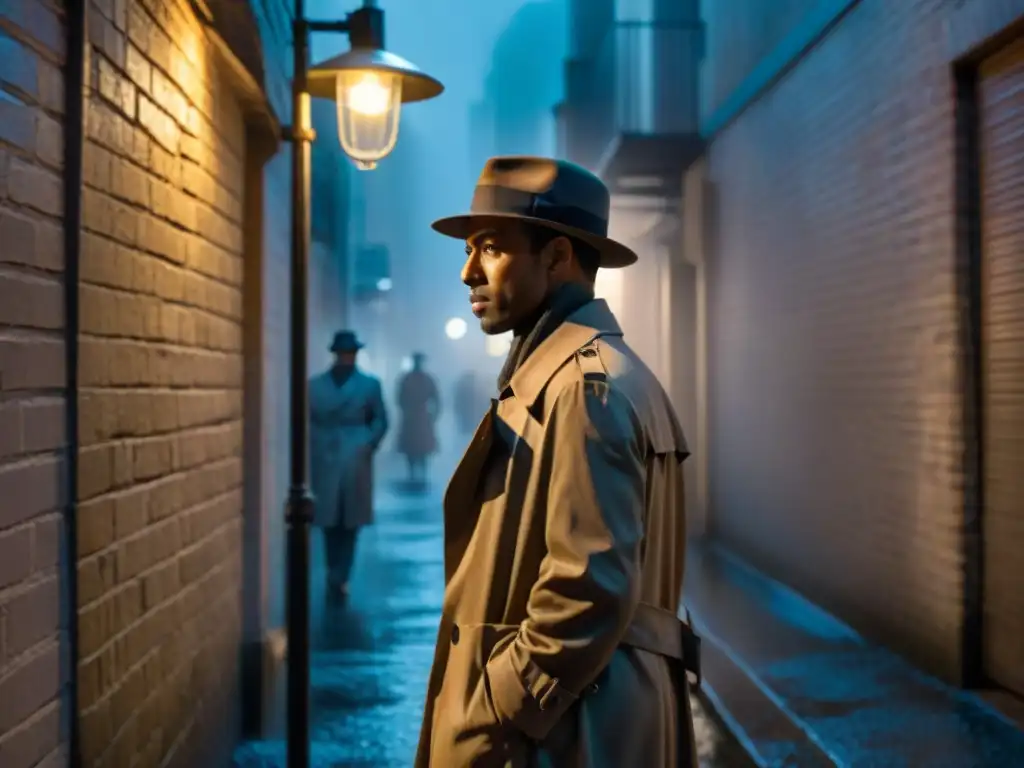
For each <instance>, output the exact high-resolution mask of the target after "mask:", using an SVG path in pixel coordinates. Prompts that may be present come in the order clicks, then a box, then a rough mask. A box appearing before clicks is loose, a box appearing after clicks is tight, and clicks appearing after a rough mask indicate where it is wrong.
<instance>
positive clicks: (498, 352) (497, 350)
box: [484, 333, 512, 357]
mask: <svg viewBox="0 0 1024 768" xmlns="http://www.w3.org/2000/svg"><path fill="white" fill-rule="evenodd" d="M484 343H485V344H486V346H487V354H488V355H489V356H490V357H504V356H505V355H507V354H508V350H509V347H511V346H512V334H511V333H503V334H501V335H500V336H488V337H487V338H486V339H485V341H484Z"/></svg>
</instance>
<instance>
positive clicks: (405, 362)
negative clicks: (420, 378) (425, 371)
mask: <svg viewBox="0 0 1024 768" xmlns="http://www.w3.org/2000/svg"><path fill="white" fill-rule="evenodd" d="M401 367H402V372H403V373H408V372H409V371H411V370H412V367H413V365H412V356H411V355H406V356H405V357H403V358H402V366H401Z"/></svg>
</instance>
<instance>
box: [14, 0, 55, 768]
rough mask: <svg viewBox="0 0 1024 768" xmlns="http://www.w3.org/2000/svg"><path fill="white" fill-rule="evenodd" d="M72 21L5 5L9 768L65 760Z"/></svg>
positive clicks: (31, 7) (46, 10)
mask: <svg viewBox="0 0 1024 768" xmlns="http://www.w3.org/2000/svg"><path fill="white" fill-rule="evenodd" d="M63 58H64V27H63V21H62V12H61V9H60V8H59V6H58V4H57V3H53V4H43V3H36V2H32V3H29V2H27V0H26V1H25V2H22V3H16V2H4V3H0V702H2V706H0V765H2V766H4V768H29V767H30V766H44V767H45V768H58V766H61V765H64V762H65V760H66V757H65V751H64V750H65V747H64V739H65V734H64V733H62V727H61V719H62V714H63V715H64V716H66V714H67V713H66V712H64V713H62V711H61V710H62V706H64V705H66V703H67V699H66V697H65V696H64V692H65V691H66V685H65V682H66V680H67V674H66V670H65V668H64V666H63V659H64V658H66V652H67V648H66V637H67V636H66V634H65V633H64V632H63V631H62V628H66V626H67V623H66V621H65V620H63V619H62V614H61V609H60V606H61V592H62V587H63V585H64V583H65V582H64V578H63V575H62V572H66V571H63V566H65V565H66V563H65V562H64V561H63V558H62V557H61V550H62V547H61V537H62V526H61V509H62V505H63V504H64V502H65V501H66V499H67V490H66V488H65V484H64V472H65V462H64V456H65V448H66V442H65V435H66V432H65V428H64V418H65V392H66V379H65V366H64V354H65V345H64V306H63V305H64V298H63V277H62V273H63V271H64V253H63V240H62V235H63V228H62V226H61V217H62V207H63V200H62V195H63V184H62V179H61V166H62V163H63V154H62V153H63V150H64V142H63V134H62V131H61V122H60V121H61V113H62V111H63V108H64V104H63V75H62V71H61V65H62V63H63Z"/></svg>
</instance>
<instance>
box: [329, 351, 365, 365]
mask: <svg viewBox="0 0 1024 768" xmlns="http://www.w3.org/2000/svg"><path fill="white" fill-rule="evenodd" d="M357 354H359V353H358V352H338V353H337V354H336V355H335V356H334V364H335V365H336V366H337V367H339V368H351V367H352V366H354V365H355V364H356V355H357Z"/></svg>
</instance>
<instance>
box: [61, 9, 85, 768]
mask: <svg viewBox="0 0 1024 768" xmlns="http://www.w3.org/2000/svg"><path fill="white" fill-rule="evenodd" d="M87 3H88V0H68V3H67V6H66V8H67V16H66V22H65V23H66V31H67V45H66V48H67V50H66V52H65V53H66V56H65V63H64V100H65V104H64V327H65V337H64V347H65V357H64V362H65V375H66V376H67V392H66V397H67V402H66V404H65V408H64V412H65V434H66V435H67V449H66V451H67V453H66V455H65V461H66V463H67V464H66V466H67V474H66V478H67V486H66V488H67V491H66V492H67V494H68V495H67V499H66V501H65V505H64V535H65V543H66V547H65V557H66V562H65V563H64V568H65V570H64V579H65V583H66V585H67V587H66V595H67V603H66V605H67V610H68V614H69V616H68V627H67V632H68V646H69V648H68V656H67V658H68V664H69V666H70V670H69V674H68V676H67V680H68V694H67V695H68V705H69V707H70V709H71V712H70V716H69V718H68V722H69V734H68V742H69V743H68V765H69V766H70V768H80V767H81V765H82V750H81V738H80V716H79V713H80V710H79V706H78V701H79V698H78V274H79V257H80V254H81V249H82V176H83V169H82V155H83V151H84V149H85V104H86V97H87V96H86V88H87V83H86V71H87V70H86V58H85V57H86V5H87Z"/></svg>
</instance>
